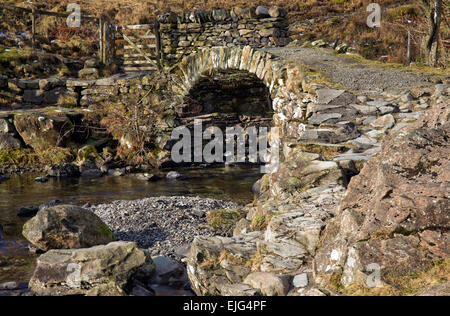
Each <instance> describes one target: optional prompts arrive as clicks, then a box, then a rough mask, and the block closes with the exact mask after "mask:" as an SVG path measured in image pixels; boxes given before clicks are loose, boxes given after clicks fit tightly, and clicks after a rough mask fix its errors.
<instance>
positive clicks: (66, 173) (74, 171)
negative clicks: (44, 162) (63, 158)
mask: <svg viewBox="0 0 450 316" xmlns="http://www.w3.org/2000/svg"><path fill="white" fill-rule="evenodd" d="M46 173H47V175H48V176H49V177H55V178H65V177H78V176H80V170H79V168H78V167H77V166H75V165H74V164H71V163H62V164H56V165H51V166H47V167H46Z"/></svg>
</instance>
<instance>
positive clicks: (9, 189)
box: [0, 166, 262, 283]
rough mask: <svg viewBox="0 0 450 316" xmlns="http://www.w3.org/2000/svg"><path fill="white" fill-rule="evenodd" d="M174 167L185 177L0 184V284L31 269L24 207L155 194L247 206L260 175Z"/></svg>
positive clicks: (250, 170)
mask: <svg viewBox="0 0 450 316" xmlns="http://www.w3.org/2000/svg"><path fill="white" fill-rule="evenodd" d="M163 171H164V170H163ZM177 171H178V172H180V173H181V174H183V175H184V176H185V178H184V179H182V180H171V179H165V178H164V179H161V180H159V181H157V182H147V181H143V180H140V179H138V178H137V177H136V176H135V175H125V176H123V177H106V176H105V177H102V178H66V179H54V178H50V180H49V181H48V182H47V183H38V182H35V181H34V179H35V177H37V176H42V175H39V174H27V175H12V176H11V179H10V180H8V181H6V182H3V183H0V224H1V225H2V226H3V240H1V239H0V283H3V282H9V281H28V280H29V278H30V277H31V274H32V272H33V269H34V265H35V263H34V262H35V259H36V256H35V255H33V254H31V253H30V252H29V251H28V244H27V242H26V241H25V240H24V238H23V237H22V234H21V231H22V226H23V224H24V223H25V222H26V220H27V219H22V218H19V217H18V216H17V211H18V210H19V208H20V207H22V206H34V205H36V206H37V205H41V204H43V203H47V202H49V201H51V200H56V199H58V200H61V201H62V203H63V204H75V205H80V206H82V205H84V204H86V203H90V204H99V203H109V202H112V201H115V200H135V199H142V198H146V197H159V196H199V197H204V198H214V199H220V200H228V201H234V202H238V203H240V204H246V203H249V202H251V201H252V200H253V193H252V192H251V188H252V185H253V183H254V182H255V181H257V180H258V179H259V178H261V176H262V174H261V173H260V168H259V167H257V166H238V167H216V168H214V167H211V168H200V167H199V168H180V169H177ZM166 172H167V170H166Z"/></svg>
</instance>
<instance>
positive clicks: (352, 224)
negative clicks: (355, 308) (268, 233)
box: [315, 104, 450, 288]
mask: <svg viewBox="0 0 450 316" xmlns="http://www.w3.org/2000/svg"><path fill="white" fill-rule="evenodd" d="M448 113H449V112H448V106H447V109H446V108H445V106H443V105H442V104H441V105H439V104H437V105H436V106H434V107H433V109H432V110H431V112H430V113H429V114H428V115H427V117H425V118H423V119H422V120H421V121H420V122H419V123H417V125H416V126H414V127H413V128H410V129H403V130H401V131H399V132H397V133H394V134H392V135H391V136H389V137H387V138H386V139H385V140H384V142H383V145H382V148H383V150H382V152H381V153H380V154H379V155H378V156H376V157H375V158H373V159H372V160H371V161H370V162H368V163H367V164H366V165H365V166H364V168H363V169H362V171H361V173H360V174H359V175H358V176H355V177H354V178H352V180H351V182H350V184H349V187H348V191H347V193H346V195H345V197H344V199H343V201H342V202H341V205H340V208H339V211H338V216H337V217H336V218H335V219H334V220H333V221H331V223H329V224H328V225H327V228H326V229H325V231H324V233H323V234H322V241H321V245H322V247H321V249H320V250H319V252H318V254H317V256H316V257H315V268H316V271H315V273H316V282H318V283H320V284H321V285H322V286H331V287H333V285H334V287H335V288H336V287H337V288H339V287H340V286H343V287H349V286H350V285H352V284H364V285H367V280H368V276H370V275H372V274H373V273H375V274H377V273H379V275H380V284H385V283H383V282H386V283H389V284H392V285H394V286H396V287H397V288H401V287H402V284H401V283H400V282H399V283H397V280H399V278H403V277H405V276H408V275H411V274H413V273H418V272H420V271H426V270H427V269H428V268H429V267H430V266H432V265H433V264H434V263H436V262H440V261H443V260H445V259H446V258H448V257H449V255H450V247H449V245H450V234H449V228H450V213H449V210H450V199H449V188H450V124H449V123H448Z"/></svg>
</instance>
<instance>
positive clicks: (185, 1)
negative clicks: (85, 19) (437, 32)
mask: <svg viewBox="0 0 450 316" xmlns="http://www.w3.org/2000/svg"><path fill="white" fill-rule="evenodd" d="M6 2H7V3H11V4H17V5H20V6H29V4H26V3H25V2H23V1H19V0H7V1H6ZM69 2H73V1H72V0H46V1H44V0H36V1H33V3H35V5H36V6H37V7H38V8H40V9H44V10H51V11H59V12H64V11H65V9H66V7H67V4H68V3H69ZM371 2H373V1H372V0H260V1H258V2H254V3H252V5H255V6H256V5H264V6H272V5H278V6H282V7H285V8H286V9H288V11H289V18H290V21H291V23H295V24H296V27H294V28H293V30H294V32H293V35H294V37H296V36H297V38H298V39H299V40H301V41H306V40H315V39H319V38H321V39H324V40H326V41H328V42H334V41H335V40H339V41H340V42H347V43H350V44H351V45H352V46H353V47H355V48H356V50H357V51H356V52H357V53H359V54H361V55H362V56H364V57H365V58H369V59H374V60H380V61H383V62H398V63H403V64H404V63H405V62H406V42H407V31H408V29H409V30H411V31H412V35H413V51H412V56H413V60H414V61H420V60H421V59H422V57H421V56H420V54H419V47H420V43H421V40H422V38H423V35H424V32H425V31H426V26H427V21H426V19H425V17H424V11H423V9H422V8H421V7H420V5H419V2H418V0H417V1H416V0H411V1H407V2H406V3H405V1H403V0H379V1H377V3H379V4H380V5H381V7H382V9H383V13H382V27H381V28H374V29H370V28H368V27H367V25H366V18H367V16H368V14H369V13H368V12H366V7H367V5H368V4H369V3H371ZM77 3H79V4H80V5H81V8H82V13H83V14H86V15H92V16H103V17H105V18H109V19H112V20H114V21H116V23H117V24H121V25H126V24H142V23H149V22H151V21H152V20H153V19H154V17H155V16H156V15H158V14H161V13H166V12H170V11H172V12H177V13H180V12H184V11H188V10H196V9H210V8H231V7H234V6H240V7H249V6H250V4H249V2H248V1H244V0H208V1H206V0H164V1H163V0H147V1H145V0H79V1H77ZM445 4H447V2H444V5H445ZM443 17H444V18H446V20H445V19H444V21H443V23H442V31H441V32H442V34H441V39H442V41H441V46H442V47H443V49H442V54H443V55H446V56H443V57H442V59H441V65H446V64H447V63H448V62H449V59H450V56H449V50H448V48H449V45H450V28H449V25H450V7H449V5H448V4H447V5H446V6H445V12H444V14H443ZM24 18H25V20H26V17H19V18H18V20H16V21H8V23H4V22H3V23H1V24H0V32H1V31H2V28H4V27H6V26H7V27H14V28H19V26H20V25H21V26H22V29H23V28H24V26H26V25H24V23H23V21H24ZM310 19H314V22H312V23H310V22H308V20H310ZM408 21H409V22H408ZM21 22H22V23H21ZM27 24H28V26H29V23H27ZM38 25H39V29H40V31H41V32H42V34H44V35H45V36H47V37H49V38H52V39H53V40H54V39H61V38H66V39H68V40H69V41H70V40H71V39H72V38H74V37H75V39H76V40H77V39H78V38H92V37H93V32H94V33H95V27H94V26H92V25H90V26H87V27H86V28H85V29H84V30H78V31H77V33H76V34H73V32H74V30H70V29H67V28H65V27H64V21H63V19H54V18H42V19H40V20H38ZM90 46H94V47H90V49H91V50H94V49H95V48H96V47H95V41H94V42H93V43H90ZM75 47H77V46H76V45H75ZM84 49H85V50H87V49H86V48H84ZM82 50H83V47H80V53H79V54H80V55H82V54H83V53H84V52H83V51H82Z"/></svg>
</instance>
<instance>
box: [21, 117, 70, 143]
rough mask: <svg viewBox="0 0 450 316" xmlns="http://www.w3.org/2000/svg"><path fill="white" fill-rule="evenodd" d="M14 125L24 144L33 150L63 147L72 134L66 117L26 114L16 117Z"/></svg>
mask: <svg viewBox="0 0 450 316" xmlns="http://www.w3.org/2000/svg"><path fill="white" fill-rule="evenodd" d="M14 125H15V127H16V130H17V132H18V133H19V135H20V136H21V137H22V139H23V141H24V142H25V144H27V145H28V146H30V147H32V148H33V149H35V150H45V149H48V148H49V147H55V146H56V147H60V146H64V144H65V142H66V141H67V140H68V139H69V138H70V136H71V135H72V133H73V124H72V123H71V121H70V120H69V119H68V118H67V117H49V116H46V115H40V114H36V113H26V114H20V115H16V116H15V117H14Z"/></svg>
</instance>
